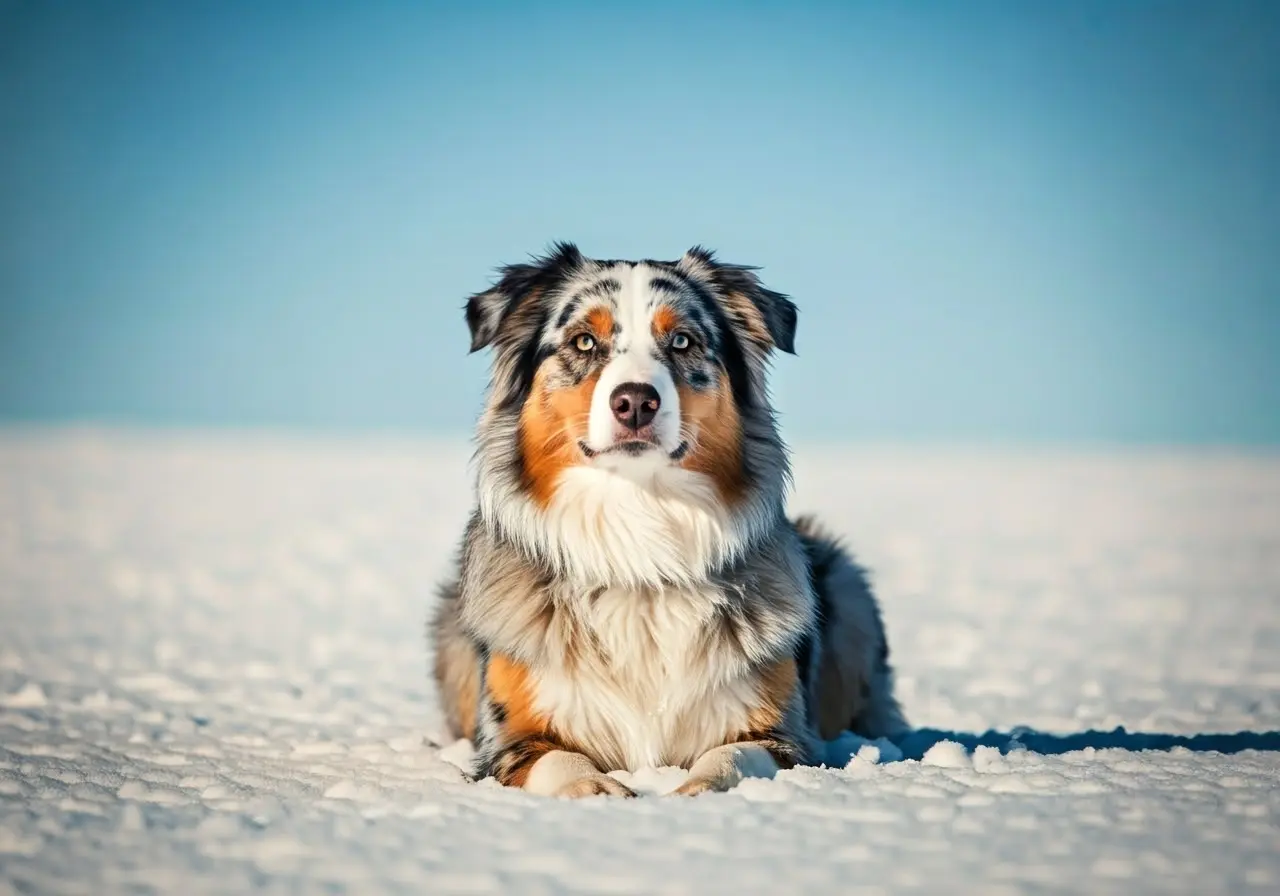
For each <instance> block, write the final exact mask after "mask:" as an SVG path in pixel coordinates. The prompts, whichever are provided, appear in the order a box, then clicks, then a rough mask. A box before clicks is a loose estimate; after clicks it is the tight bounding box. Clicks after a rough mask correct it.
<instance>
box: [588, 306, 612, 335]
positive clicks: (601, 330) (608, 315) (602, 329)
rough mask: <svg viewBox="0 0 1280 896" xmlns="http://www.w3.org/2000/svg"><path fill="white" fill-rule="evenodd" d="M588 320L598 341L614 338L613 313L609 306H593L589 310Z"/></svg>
mask: <svg viewBox="0 0 1280 896" xmlns="http://www.w3.org/2000/svg"><path fill="white" fill-rule="evenodd" d="M586 321H587V326H588V327H590V328H591V332H592V333H593V334H595V337H596V341H597V342H607V341H608V340H610V339H612V338H613V313H612V312H611V311H609V309H608V308H604V307H597V308H592V309H591V310H590V311H588V312H587V317H586Z"/></svg>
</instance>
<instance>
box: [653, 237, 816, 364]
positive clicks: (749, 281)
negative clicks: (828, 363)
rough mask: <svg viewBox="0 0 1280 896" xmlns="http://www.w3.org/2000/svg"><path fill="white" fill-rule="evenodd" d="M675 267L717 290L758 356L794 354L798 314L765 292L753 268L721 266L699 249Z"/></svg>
mask: <svg viewBox="0 0 1280 896" xmlns="http://www.w3.org/2000/svg"><path fill="white" fill-rule="evenodd" d="M677 266H678V267H679V268H680V269H681V270H683V271H684V272H685V273H686V274H688V275H690V276H693V277H696V278H698V279H700V280H702V281H704V282H709V283H711V284H713V285H714V286H715V287H716V288H717V291H718V292H719V293H720V298H721V300H722V301H723V302H724V305H725V309H726V310H727V311H728V312H729V314H730V315H731V316H732V317H733V318H734V319H735V322H736V323H737V324H739V325H740V326H741V327H742V330H743V332H745V333H746V334H747V336H748V338H750V339H751V341H752V342H754V343H755V344H756V345H757V346H759V348H760V350H761V351H762V352H764V353H765V354H768V352H769V350H770V349H773V348H776V349H778V350H779V351H783V352H786V353H787V354H789V355H794V354H795V353H796V324H797V318H798V312H797V310H796V306H795V303H793V302H792V301H791V299H789V298H787V297H786V296H785V295H783V294H782V293H780V292H775V291H773V290H772V289H768V288H766V287H765V285H764V284H763V283H761V282H760V278H759V277H757V276H756V274H755V272H756V270H757V269H756V268H754V267H750V266H748V265H740V264H725V263H724V262H722V261H718V260H717V259H716V257H715V255H714V253H712V252H711V251H710V250H708V249H704V248H703V247H701V246H694V247H693V248H692V249H690V250H689V251H688V252H686V253H684V257H683V258H681V259H680V261H679V262H677Z"/></svg>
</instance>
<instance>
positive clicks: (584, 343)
mask: <svg viewBox="0 0 1280 896" xmlns="http://www.w3.org/2000/svg"><path fill="white" fill-rule="evenodd" d="M573 347H574V348H576V349H577V350H578V351H580V352H589V351H591V350H592V349H593V348H595V347H596V340H595V337H594V336H589V335H587V334H586V333H581V334H579V335H578V336H577V337H576V338H575V339H574V340H573Z"/></svg>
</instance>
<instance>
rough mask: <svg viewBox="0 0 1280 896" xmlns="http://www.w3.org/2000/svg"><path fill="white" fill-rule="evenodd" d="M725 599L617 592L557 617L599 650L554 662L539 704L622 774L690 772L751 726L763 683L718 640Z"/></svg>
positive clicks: (540, 686) (539, 689) (540, 687)
mask: <svg viewBox="0 0 1280 896" xmlns="http://www.w3.org/2000/svg"><path fill="white" fill-rule="evenodd" d="M719 597H720V595H719V594H718V593H717V592H715V591H712V590H711V589H710V588H709V587H708V588H707V589H705V590H704V589H699V588H696V587H688V588H680V589H672V588H668V589H664V590H661V591H657V590H649V589H643V588H640V589H636V588H611V589H607V590H604V591H600V592H596V593H594V594H591V595H584V596H583V597H582V598H581V599H580V600H577V601H574V605H573V606H572V607H564V608H561V609H560V610H559V611H558V612H561V613H570V614H572V616H573V618H574V623H575V624H574V625H573V626H572V628H574V629H576V631H575V632H574V635H575V636H576V637H578V638H581V639H584V640H585V641H586V642H587V643H588V644H589V645H590V646H589V647H587V648H585V649H582V650H580V651H577V654H578V656H579V661H578V662H575V663H572V664H563V665H560V664H554V663H553V664H548V665H547V666H546V667H544V668H543V669H541V670H540V673H539V675H538V676H537V684H536V694H535V701H536V703H537V706H538V708H539V710H540V711H541V712H543V713H545V714H546V716H547V717H548V718H549V720H550V722H551V724H552V725H553V726H554V727H555V729H556V730H557V731H559V732H561V733H562V734H563V735H564V736H565V738H566V739H567V740H569V741H570V742H572V743H575V744H578V745H579V746H580V747H581V748H582V749H584V750H586V751H588V752H589V753H591V754H594V755H595V756H596V757H598V758H599V759H600V760H602V761H605V762H606V763H610V764H612V765H613V766H614V767H615V768H627V769H633V770H634V769H636V768H641V767H657V766H663V765H676V764H687V763H690V762H692V761H693V760H695V759H696V758H697V757H698V756H699V755H700V754H701V753H702V752H703V751H705V750H708V749H710V748H711V747H714V746H717V745H719V744H721V743H723V742H724V740H725V738H727V737H729V736H730V735H731V734H732V733H733V732H735V731H741V730H743V729H744V728H745V727H746V726H747V722H748V717H749V715H750V712H751V707H752V706H753V705H754V703H755V700H756V684H755V681H754V680H753V678H752V677H751V676H750V675H749V674H748V670H747V668H746V666H745V664H743V663H733V662H732V661H731V659H730V656H729V655H727V654H726V653H725V651H723V650H717V649H716V647H715V643H714V642H715V639H714V637H713V636H712V635H711V634H710V632H711V631H712V630H713V629H714V618H713V615H714V613H715V612H716V607H717V604H718V602H719V600H718V598H719Z"/></svg>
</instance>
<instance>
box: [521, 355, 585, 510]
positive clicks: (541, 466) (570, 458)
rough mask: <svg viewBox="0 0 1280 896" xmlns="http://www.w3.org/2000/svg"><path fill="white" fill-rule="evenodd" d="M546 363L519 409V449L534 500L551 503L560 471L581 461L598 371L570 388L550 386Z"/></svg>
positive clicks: (551, 362) (543, 503)
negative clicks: (583, 439)
mask: <svg viewBox="0 0 1280 896" xmlns="http://www.w3.org/2000/svg"><path fill="white" fill-rule="evenodd" d="M554 363H556V362H555V360H554V359H552V360H548V361H546V362H544V366H543V367H542V368H541V369H539V370H538V373H537V374H536V375H535V376H534V379H533V388H532V389H530V390H529V397H528V398H527V399H525V403H524V407H523V408H522V409H521V411H520V451H521V455H522V457H523V459H524V478H525V486H526V487H527V489H528V490H529V494H530V495H531V496H532V497H533V499H534V501H536V502H537V503H538V504H540V505H542V506H543V507H546V506H547V505H548V504H550V503H551V498H552V496H553V495H554V494H555V490H556V485H557V484H558V483H559V481H560V474H561V473H563V472H564V470H565V468H566V467H570V466H573V465H574V464H577V463H580V462H581V460H582V456H581V452H579V450H578V440H579V439H580V438H582V436H583V435H585V433H586V431H587V420H588V418H589V415H590V413H591V395H592V392H593V391H594V390H595V387H596V381H597V380H598V379H599V378H600V373H599V371H596V372H593V373H592V374H591V375H589V376H588V377H586V378H585V379H584V380H583V381H582V382H581V383H579V384H578V385H577V386H574V387H573V388H570V389H548V388H547V377H546V366H545V365H547V364H554Z"/></svg>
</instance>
